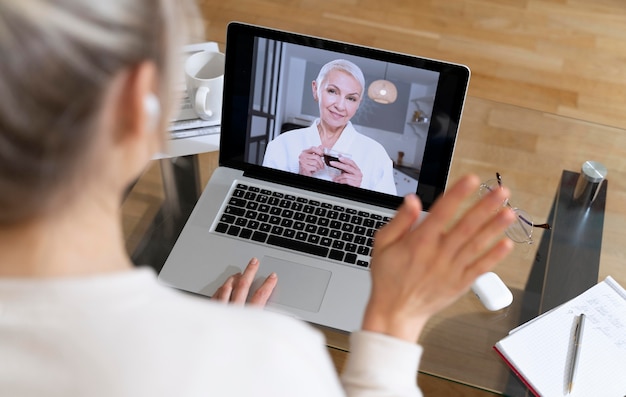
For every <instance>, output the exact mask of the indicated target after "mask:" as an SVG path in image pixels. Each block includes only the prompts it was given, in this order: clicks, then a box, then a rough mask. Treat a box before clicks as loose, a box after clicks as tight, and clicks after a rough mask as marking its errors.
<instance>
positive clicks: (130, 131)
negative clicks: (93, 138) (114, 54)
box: [117, 61, 161, 140]
mask: <svg viewBox="0 0 626 397" xmlns="http://www.w3.org/2000/svg"><path fill="white" fill-rule="evenodd" d="M156 79H157V70H156V65H155V64H154V63H153V62H148V61H146V62H142V63H140V64H138V65H137V66H135V67H134V68H132V69H131V70H129V71H128V73H127V75H126V78H125V79H124V81H123V82H122V87H121V90H120V92H119V99H118V112H117V113H118V115H119V118H120V123H121V125H120V128H118V134H119V135H118V137H117V139H119V140H123V139H125V138H129V137H138V136H141V135H143V134H145V133H146V132H154V131H156V130H157V128H158V125H159V121H160V118H161V106H160V103H159V100H158V98H157V97H156V95H155V94H154V92H155V87H156Z"/></svg>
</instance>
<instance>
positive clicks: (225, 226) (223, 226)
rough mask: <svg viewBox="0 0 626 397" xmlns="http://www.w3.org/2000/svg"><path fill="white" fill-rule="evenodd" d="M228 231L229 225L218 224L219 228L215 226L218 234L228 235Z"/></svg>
mask: <svg viewBox="0 0 626 397" xmlns="http://www.w3.org/2000/svg"><path fill="white" fill-rule="evenodd" d="M226 230H228V224H227V223H223V222H220V223H218V224H217V226H215V231H216V232H218V233H226Z"/></svg>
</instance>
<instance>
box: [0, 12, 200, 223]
mask: <svg viewBox="0 0 626 397" xmlns="http://www.w3.org/2000/svg"><path fill="white" fill-rule="evenodd" d="M192 8H193V4H191V3H187V2H186V1H184V0H176V1H174V0H104V1H98V0H17V1H16V0H0V54H1V55H0V225H2V224H10V223H15V222H20V221H24V220H27V219H31V218H35V217H37V216H39V215H41V214H44V213H46V212H48V211H51V210H54V208H55V205H56V204H55V203H57V202H59V197H60V196H61V195H62V193H63V191H64V189H65V190H67V181H72V180H75V179H76V178H77V176H78V175H80V172H81V171H80V170H81V168H82V164H84V160H85V159H86V156H88V155H89V153H90V150H91V149H93V147H92V146H93V145H92V143H93V142H94V141H95V139H94V135H95V134H94V132H95V131H94V130H95V128H94V125H95V122H96V118H97V115H98V111H99V109H100V103H101V101H102V99H103V96H104V94H105V92H106V90H107V87H108V86H109V84H110V83H111V81H112V80H113V78H114V77H115V76H116V74H118V73H119V72H120V71H123V70H125V69H128V68H132V67H133V66H135V65H138V64H140V63H141V62H144V61H153V62H154V63H155V64H156V66H157V68H158V71H159V79H160V80H159V85H158V92H157V96H158V97H159V99H160V101H161V104H162V107H163V108H164V109H170V108H171V105H170V104H169V102H171V98H173V97H174V95H173V92H172V90H173V87H174V81H173V79H174V77H175V76H174V70H175V69H176V68H177V61H176V59H177V56H176V55H177V54H178V51H179V50H180V46H181V45H182V43H183V40H185V39H184V37H185V36H186V33H184V32H182V31H181V30H180V29H181V28H182V27H183V26H184V25H185V24H184V23H182V19H183V17H184V16H185V15H186V13H187V12H189V10H190V9H192ZM166 117H167V112H164V114H163V116H162V120H161V125H162V126H165V124H166ZM70 194H71V193H70Z"/></svg>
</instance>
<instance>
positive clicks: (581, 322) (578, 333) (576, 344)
mask: <svg viewBox="0 0 626 397" xmlns="http://www.w3.org/2000/svg"><path fill="white" fill-rule="evenodd" d="M584 326H585V314H584V313H581V314H580V316H578V319H577V320H576V330H575V331H574V339H572V350H573V352H574V354H573V356H572V364H571V366H570V368H569V377H568V387H567V392H568V393H571V392H572V389H573V388H574V379H575V378H576V371H577V369H578V356H580V347H581V346H582V338H583V327H584Z"/></svg>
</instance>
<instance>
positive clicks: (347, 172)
mask: <svg viewBox="0 0 626 397" xmlns="http://www.w3.org/2000/svg"><path fill="white" fill-rule="evenodd" d="M330 165H331V166H333V167H335V168H337V169H339V170H341V174H340V175H338V176H336V177H334V178H333V181H334V182H337V183H343V184H346V185H350V186H355V187H361V182H362V181H363V173H362V172H361V169H360V168H359V166H358V165H356V163H355V162H354V160H352V159H351V158H349V157H345V156H340V157H339V161H331V162H330Z"/></svg>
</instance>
